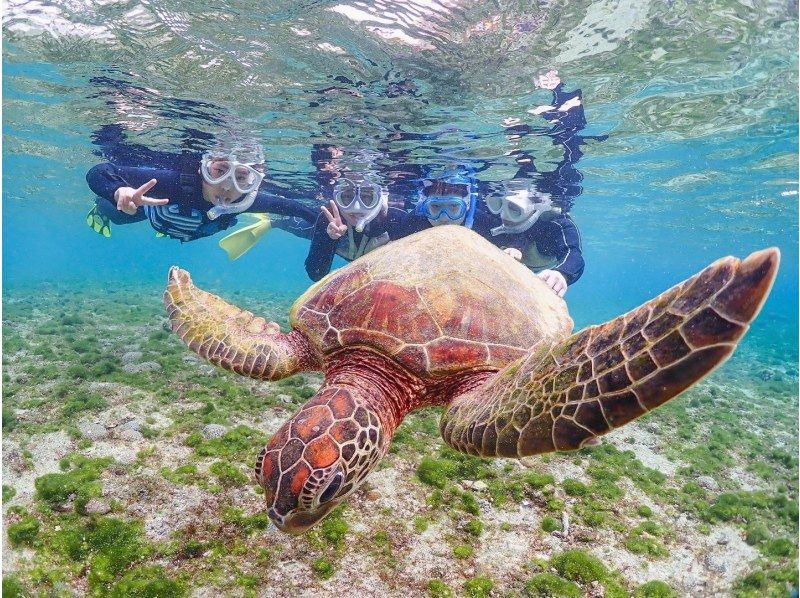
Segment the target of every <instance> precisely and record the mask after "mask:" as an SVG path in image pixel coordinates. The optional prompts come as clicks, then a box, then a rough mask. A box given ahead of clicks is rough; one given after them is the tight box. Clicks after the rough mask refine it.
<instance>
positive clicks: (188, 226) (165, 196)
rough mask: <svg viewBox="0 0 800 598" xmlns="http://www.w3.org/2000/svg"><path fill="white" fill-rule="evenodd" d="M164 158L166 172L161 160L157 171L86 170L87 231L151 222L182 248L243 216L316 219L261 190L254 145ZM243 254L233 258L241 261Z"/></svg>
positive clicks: (261, 168) (261, 170)
mask: <svg viewBox="0 0 800 598" xmlns="http://www.w3.org/2000/svg"><path fill="white" fill-rule="evenodd" d="M168 156H169V157H170V158H172V162H173V167H172V168H169V167H165V165H164V163H165V162H168V160H159V163H158V167H150V166H147V167H143V166H122V165H118V164H115V163H110V162H109V163H104V164H98V165H97V166H94V167H93V168H92V169H91V170H89V172H88V173H87V174H86V181H87V183H88V184H89V187H90V188H91V190H92V191H94V193H95V194H96V195H97V196H98V197H97V199H96V201H95V207H94V209H93V210H92V211H91V212H90V213H89V216H88V218H87V222H88V223H89V225H90V226H92V227H93V228H94V229H95V230H96V231H97V232H99V233H101V234H103V235H104V236H110V226H109V223H114V224H130V223H133V222H141V221H143V220H149V222H150V225H151V226H152V227H153V228H154V229H155V230H156V232H157V233H159V234H160V235H164V236H168V237H171V238H173V239H178V240H180V241H181V242H186V241H193V240H195V239H199V238H202V237H207V236H210V235H214V234H216V233H218V232H220V231H222V230H225V229H227V228H229V227H231V226H233V225H234V224H236V221H237V220H236V216H237V215H238V214H242V213H244V212H250V213H271V214H279V215H282V216H289V217H299V218H302V219H304V220H313V219H314V217H315V214H314V210H313V209H312V208H311V207H310V206H307V205H305V204H303V203H302V202H299V201H295V200H291V199H287V198H285V197H282V196H279V195H276V194H274V193H269V192H267V191H266V190H264V189H262V188H261V187H262V182H263V180H264V176H265V161H264V156H263V151H262V149H261V146H260V145H259V144H257V143H254V142H250V143H218V144H217V146H216V147H215V148H214V149H212V150H210V151H207V152H205V153H204V154H202V156H198V155H197V154H194V153H189V152H187V153H183V154H181V155H180V156H178V155H175V154H169V155H168ZM264 226H268V222H266V223H265V224H264ZM263 230H264V229H263V227H262V229H260V231H259V232H263ZM245 237H246V236H243V237H242V238H241V239H242V241H246V238H245ZM239 244H241V243H239ZM242 249H243V248H239V247H237V248H236V252H237V253H238V254H239V255H241V253H243V251H242ZM244 251H246V248H244Z"/></svg>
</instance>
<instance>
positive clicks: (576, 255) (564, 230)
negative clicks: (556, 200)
mask: <svg viewBox="0 0 800 598" xmlns="http://www.w3.org/2000/svg"><path fill="white" fill-rule="evenodd" d="M544 224H545V226H544V230H543V231H542V232H543V234H542V235H541V236H540V237H538V238H537V239H536V246H537V248H538V249H539V251H540V252H541V253H543V254H545V255H551V256H553V257H554V258H555V259H556V264H555V266H553V267H552V268H551V269H552V270H556V271H558V272H560V273H561V274H562V275H563V276H564V278H565V279H566V281H567V284H573V283H575V282H576V281H577V280H578V279H579V278H580V277H581V275H582V274H583V267H584V261H583V249H582V247H581V235H580V233H579V232H578V227H577V226H575V223H574V222H573V221H572V218H570V217H569V216H567V215H562V216H559V217H557V218H554V219H553V220H550V221H548V222H546V223H544Z"/></svg>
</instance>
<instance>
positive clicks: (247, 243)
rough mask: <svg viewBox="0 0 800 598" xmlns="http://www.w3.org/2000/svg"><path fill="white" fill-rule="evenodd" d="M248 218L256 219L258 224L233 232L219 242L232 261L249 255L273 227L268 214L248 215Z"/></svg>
mask: <svg viewBox="0 0 800 598" xmlns="http://www.w3.org/2000/svg"><path fill="white" fill-rule="evenodd" d="M248 216H252V217H254V218H255V219H256V222H254V223H252V224H248V225H247V226H243V227H242V228H240V229H237V230H235V231H233V232H232V233H231V234H229V235H228V236H226V237H224V238H222V239H220V241H219V246H220V247H222V249H224V250H225V253H227V254H228V259H230V260H231V261H233V260H237V259H239V258H240V257H242V256H243V255H244V254H245V253H247V252H248V251H249V250H250V249H251V248H252V247H253V246H254V245H255V244H256V243H258V241H259V240H260V239H261V237H262V236H264V233H266V232H267V231H268V230H269V229H270V227H271V226H272V225H271V223H270V220H269V216H267V215H266V214H248Z"/></svg>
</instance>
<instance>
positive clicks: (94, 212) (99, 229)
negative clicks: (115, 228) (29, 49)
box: [86, 206, 111, 238]
mask: <svg viewBox="0 0 800 598" xmlns="http://www.w3.org/2000/svg"><path fill="white" fill-rule="evenodd" d="M86 224H88V225H89V226H90V227H91V228H92V230H93V231H94V232H96V233H97V234H99V235H103V236H104V237H106V238H108V237H110V236H111V220H109V219H108V218H107V217H106V216H103V215H102V214H101V213H100V210H98V209H97V206H94V207H93V208H92V209H91V210H89V213H88V214H86Z"/></svg>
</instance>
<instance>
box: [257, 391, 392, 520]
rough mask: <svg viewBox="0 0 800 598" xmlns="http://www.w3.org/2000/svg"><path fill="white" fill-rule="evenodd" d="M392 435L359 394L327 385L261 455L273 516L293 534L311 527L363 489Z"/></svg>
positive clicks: (262, 480)
mask: <svg viewBox="0 0 800 598" xmlns="http://www.w3.org/2000/svg"><path fill="white" fill-rule="evenodd" d="M390 437H391V433H389V434H387V433H385V431H384V430H383V429H382V425H381V422H380V420H379V419H378V416H377V414H376V413H375V412H374V411H373V410H372V409H371V408H370V407H368V406H367V405H366V404H365V403H364V402H363V401H362V400H359V397H358V396H356V394H354V393H353V392H351V391H350V390H348V389H346V388H342V387H323V388H322V389H321V390H320V392H319V393H318V394H317V395H316V396H315V397H314V398H313V399H312V400H311V401H309V402H308V403H306V404H305V405H304V406H303V407H302V409H301V410H300V411H299V412H297V413H296V414H295V416H294V417H293V418H292V419H290V420H289V421H287V422H286V423H284V424H283V425H282V426H281V428H280V429H279V430H278V431H277V432H276V433H275V435H274V436H273V437H272V439H271V440H270V441H269V443H268V444H267V446H266V447H265V448H264V449H263V450H262V451H261V454H260V455H259V457H258V461H257V462H256V478H257V479H258V481H259V483H260V484H261V485H262V486H263V487H264V491H265V497H266V501H267V509H268V511H267V512H268V514H269V517H270V519H271V520H272V521H273V523H275V525H276V526H277V527H278V528H279V529H280V530H282V531H284V532H287V533H290V534H302V533H303V532H305V531H307V530H308V529H309V528H311V527H312V526H313V525H314V524H316V523H317V522H318V521H319V520H320V519H322V518H323V517H325V515H327V514H328V513H329V512H330V511H331V510H332V509H333V508H334V507H336V505H338V504H340V503H341V502H342V501H344V500H345V499H346V498H347V497H348V496H349V495H350V494H352V492H353V491H354V490H355V489H356V488H358V486H359V485H360V484H361V482H362V481H363V480H364V478H365V477H366V476H367V474H369V472H370V471H372V470H373V469H374V468H375V466H376V465H377V464H378V461H380V459H381V458H382V457H383V455H384V454H385V453H386V449H387V448H388V446H389V440H390Z"/></svg>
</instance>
